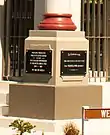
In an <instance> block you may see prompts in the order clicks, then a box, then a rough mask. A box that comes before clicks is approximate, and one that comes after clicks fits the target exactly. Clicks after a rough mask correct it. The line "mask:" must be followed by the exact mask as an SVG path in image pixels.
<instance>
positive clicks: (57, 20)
mask: <svg viewBox="0 0 110 135" xmlns="http://www.w3.org/2000/svg"><path fill="white" fill-rule="evenodd" d="M71 17H72V15H71V14H56V13H46V14H44V19H43V21H42V22H41V23H40V24H39V25H38V29H40V30H72V31H75V30H76V26H75V24H74V23H73V22H72V20H71Z"/></svg>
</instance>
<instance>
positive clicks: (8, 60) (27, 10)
mask: <svg viewBox="0 0 110 135" xmlns="http://www.w3.org/2000/svg"><path fill="white" fill-rule="evenodd" d="M4 7H5V8H4V9H5V11H4V12H5V13H4V22H5V24H4V71H3V76H4V79H7V77H8V78H9V77H20V76H22V71H23V68H24V67H23V62H24V40H25V38H26V37H27V36H28V33H29V29H34V0H6V1H5V5H4Z"/></svg>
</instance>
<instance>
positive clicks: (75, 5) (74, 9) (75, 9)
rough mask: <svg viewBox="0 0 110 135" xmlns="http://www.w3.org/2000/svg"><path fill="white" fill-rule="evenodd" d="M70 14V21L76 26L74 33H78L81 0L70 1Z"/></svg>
mask: <svg viewBox="0 0 110 135" xmlns="http://www.w3.org/2000/svg"><path fill="white" fill-rule="evenodd" d="M70 5H71V7H70V9H71V14H72V21H73V22H74V23H75V25H76V26H77V29H76V31H80V25H81V0H71V4H70Z"/></svg>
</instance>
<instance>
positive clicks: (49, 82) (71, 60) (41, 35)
mask: <svg viewBox="0 0 110 135" xmlns="http://www.w3.org/2000/svg"><path fill="white" fill-rule="evenodd" d="M24 50H25V53H24V56H25V59H24V76H23V81H24V83H22V84H17V85H11V86H10V95H9V97H10V98H9V100H10V101H9V106H10V108H9V115H11V116H21V117H32V118H38V119H72V118H79V117H81V106H84V105H90V106H101V93H102V92H101V87H97V89H99V90H98V91H96V90H95V88H96V87H93V86H88V64H89V62H88V61H89V59H88V53H89V42H88V40H86V39H85V34H84V32H80V31H79V32H78V31H49V30H47V31H46V30H38V31H36V30H32V31H30V32H29V37H28V38H27V39H26V40H25V49H24ZM26 82H28V83H26ZM94 95H98V97H99V98H97V97H95V96H94ZM93 98H94V100H93ZM18 100H19V101H18Z"/></svg>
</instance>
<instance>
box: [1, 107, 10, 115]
mask: <svg viewBox="0 0 110 135" xmlns="http://www.w3.org/2000/svg"><path fill="white" fill-rule="evenodd" d="M8 111H9V106H8V105H7V104H0V116H8Z"/></svg>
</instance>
